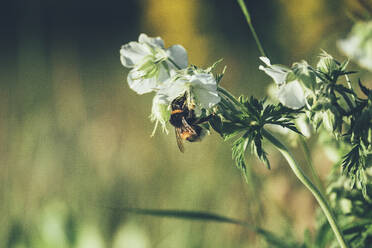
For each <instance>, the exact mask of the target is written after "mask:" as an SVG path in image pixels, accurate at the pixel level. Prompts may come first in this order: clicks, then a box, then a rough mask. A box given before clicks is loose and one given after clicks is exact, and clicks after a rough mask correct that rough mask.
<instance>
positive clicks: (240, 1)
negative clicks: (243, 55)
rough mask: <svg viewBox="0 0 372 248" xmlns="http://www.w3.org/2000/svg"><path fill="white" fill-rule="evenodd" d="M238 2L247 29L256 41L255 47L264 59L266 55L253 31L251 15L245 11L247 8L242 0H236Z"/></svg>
mask: <svg viewBox="0 0 372 248" xmlns="http://www.w3.org/2000/svg"><path fill="white" fill-rule="evenodd" d="M237 1H238V4H239V6H240V8H241V10H242V12H243V14H244V16H245V19H246V20H247V23H248V26H249V29H250V30H251V32H252V35H253V38H254V40H255V41H256V44H257V47H258V50H259V51H260V53H261V56H264V57H266V54H265V51H264V49H263V47H262V45H261V42H260V40H259V39H258V36H257V34H256V30H255V29H254V27H253V25H252V20H251V15H250V14H249V11H248V9H247V6H246V5H245V3H244V0H237Z"/></svg>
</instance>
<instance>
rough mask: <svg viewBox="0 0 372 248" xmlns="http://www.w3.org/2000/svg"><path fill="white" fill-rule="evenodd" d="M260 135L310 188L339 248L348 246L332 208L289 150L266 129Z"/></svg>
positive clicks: (347, 247)
mask: <svg viewBox="0 0 372 248" xmlns="http://www.w3.org/2000/svg"><path fill="white" fill-rule="evenodd" d="M262 135H263V136H264V137H265V138H266V139H268V140H269V141H270V142H271V143H272V144H273V145H274V146H275V147H276V148H277V149H278V150H279V152H280V153H281V154H282V155H283V157H284V158H285V159H286V160H287V162H288V164H289V166H290V167H291V169H292V171H293V172H294V174H295V175H296V176H297V178H298V179H299V180H300V181H301V182H302V183H303V184H304V185H305V186H306V187H307V188H308V189H309V190H310V192H311V193H312V194H313V196H314V197H315V199H316V200H317V201H318V203H319V205H320V207H321V209H322V210H323V213H324V215H325V216H326V217H327V220H328V222H329V224H330V226H331V228H332V230H333V232H334V234H335V235H336V238H337V240H338V243H339V245H340V246H341V248H349V246H348V244H347V243H346V241H345V238H344V236H343V235H342V232H341V229H340V227H339V226H338V224H337V222H336V219H335V217H334V215H333V213H332V210H331V208H330V206H329V204H328V203H327V200H326V199H325V197H324V196H323V195H322V193H320V191H319V190H318V189H317V187H316V186H315V185H314V184H313V183H312V182H311V181H310V179H309V178H308V177H307V176H306V175H305V173H304V172H303V171H302V169H301V168H300V167H299V166H298V165H297V163H296V161H295V159H294V158H293V156H292V154H291V153H290V152H289V150H288V149H287V147H285V145H283V143H281V142H280V141H279V140H278V139H276V138H275V137H274V136H273V135H271V133H269V132H267V131H266V130H264V129H263V130H262Z"/></svg>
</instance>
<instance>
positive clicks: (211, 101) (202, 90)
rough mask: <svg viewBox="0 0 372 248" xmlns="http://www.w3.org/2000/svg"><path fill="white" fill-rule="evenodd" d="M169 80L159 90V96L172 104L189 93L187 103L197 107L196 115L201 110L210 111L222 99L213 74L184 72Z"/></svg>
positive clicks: (200, 71)
mask: <svg viewBox="0 0 372 248" xmlns="http://www.w3.org/2000/svg"><path fill="white" fill-rule="evenodd" d="M180 73H182V74H178V75H176V76H175V78H174V79H173V80H169V81H168V82H167V83H166V84H164V85H163V87H162V88H161V89H160V90H159V92H158V94H161V95H163V96H164V97H166V99H168V101H169V102H172V101H173V100H174V99H175V98H177V97H179V96H180V95H182V94H184V93H185V92H187V96H188V99H187V102H188V104H189V105H192V107H195V111H196V113H197V114H198V113H200V111H201V109H210V108H212V107H213V106H214V105H216V104H217V103H218V102H219V101H220V100H221V99H220V97H219V96H218V93H217V82H216V80H215V78H214V76H213V74H212V73H210V72H206V71H202V70H191V71H190V70H184V71H183V72H180Z"/></svg>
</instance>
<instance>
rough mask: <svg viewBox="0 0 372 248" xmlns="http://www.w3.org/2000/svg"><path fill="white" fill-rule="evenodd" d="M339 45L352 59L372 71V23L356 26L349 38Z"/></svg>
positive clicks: (341, 41)
mask: <svg viewBox="0 0 372 248" xmlns="http://www.w3.org/2000/svg"><path fill="white" fill-rule="evenodd" d="M337 45H338V47H339V49H340V50H341V51H342V52H343V53H344V54H346V56H348V57H349V58H350V59H352V60H354V61H355V62H356V63H358V64H359V65H360V66H361V67H364V68H366V69H368V70H370V71H372V21H369V22H359V23H357V24H355V25H354V27H353V29H352V30H351V33H350V34H349V36H348V37H347V38H346V39H343V40H340V41H339V42H338V43H337Z"/></svg>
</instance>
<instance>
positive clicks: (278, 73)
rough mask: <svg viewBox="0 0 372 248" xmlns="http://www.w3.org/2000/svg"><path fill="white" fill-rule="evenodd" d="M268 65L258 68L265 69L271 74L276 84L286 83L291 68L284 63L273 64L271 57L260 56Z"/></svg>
mask: <svg viewBox="0 0 372 248" xmlns="http://www.w3.org/2000/svg"><path fill="white" fill-rule="evenodd" d="M260 60H262V61H263V62H264V63H265V64H266V66H267V67H264V66H263V65H260V66H259V67H258V69H260V70H261V71H264V72H265V73H266V74H267V75H269V76H270V77H271V78H272V79H273V80H274V82H275V83H276V84H279V85H280V84H284V83H285V82H286V80H287V76H288V73H289V72H290V71H291V70H290V69H289V68H287V67H285V66H282V65H272V64H271V63H270V59H269V58H267V57H260Z"/></svg>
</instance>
